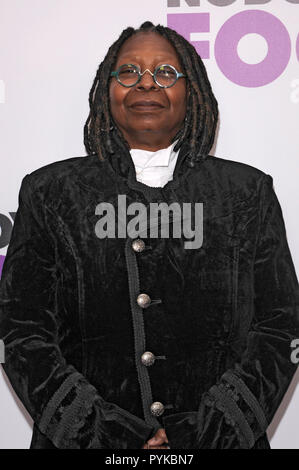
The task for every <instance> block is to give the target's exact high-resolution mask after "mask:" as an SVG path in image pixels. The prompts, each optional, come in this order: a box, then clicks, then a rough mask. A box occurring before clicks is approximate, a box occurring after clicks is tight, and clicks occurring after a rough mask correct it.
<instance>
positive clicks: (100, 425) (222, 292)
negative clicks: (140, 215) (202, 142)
mask: <svg viewBox="0 0 299 470" xmlns="http://www.w3.org/2000/svg"><path fill="white" fill-rule="evenodd" d="M186 155H187V150H186V147H185V148H184V147H183V148H181V149H180V153H179V157H178V160H177V164H176V167H175V172H174V178H173V180H172V181H170V182H169V183H167V184H166V186H165V187H164V188H151V187H149V186H147V185H145V184H143V183H140V182H138V181H136V176H135V170H134V164H133V161H132V159H131V157H130V154H129V153H128V154H127V155H113V156H112V157H111V160H110V161H105V162H101V161H100V160H99V159H98V157H97V156H96V155H92V156H89V157H75V158H69V159H66V160H63V161H58V162H54V163H52V164H49V165H46V166H44V167H42V168H39V169H37V170H35V171H33V172H32V173H30V174H28V175H26V176H25V177H24V178H23V180H22V185H21V188H20V192H19V207H18V211H17V213H16V217H15V223H14V227H13V231H12V235H11V240H10V244H9V247H8V251H7V256H6V259H5V263H4V266H3V273H2V278H1V284H0V337H1V338H2V339H3V341H4V343H5V352H6V359H5V364H3V367H4V370H5V372H6V374H7V376H8V378H9V380H10V382H11V384H12V386H13V388H14V390H15V392H16V393H17V395H18V397H19V398H20V400H21V401H22V403H23V404H24V406H25V407H26V409H27V410H28V412H29V413H30V415H31V416H32V418H33V420H34V430H33V436H32V442H31V448H32V449H38V448H43V449H45V448H50V449H55V448H58V449H89V448H90V449H95V448H105V449H139V448H141V447H142V446H143V444H144V443H145V442H146V440H147V439H148V438H150V437H151V436H152V435H153V434H154V432H155V431H156V430H157V429H158V428H159V427H164V428H165V430H166V435H167V436H168V439H169V445H170V448H172V449H178V448H181V449H202V448H211V449H258V448H260V449H262V448H266V449H267V448H268V449H269V448H270V446H269V442H268V440H267V436H266V429H267V427H268V426H269V424H270V422H271V420H272V418H273V416H274V414H275V412H276V410H277V408H278V406H279V404H280V402H281V400H282V398H283V396H284V394H285V392H286V390H287V389H288V386H289V384H290V382H291V379H292V377H293V375H294V373H295V371H296V365H295V364H293V363H292V361H291V352H292V349H291V341H292V339H294V338H298V337H299V287H298V280H297V278H296V274H295V269H294V265H293V262H292V258H291V254H290V251H289V247H288V243H287V237H286V232H285V225H284V220H283V215H282V211H281V207H280V204H279V202H278V199H277V196H276V194H275V191H274V189H273V179H272V177H271V176H270V175H268V174H266V173H264V172H263V171H261V170H259V169H257V168H254V167H252V166H250V165H247V164H244V163H239V162H235V161H232V160H227V159H222V158H218V157H213V156H208V157H206V158H205V159H204V161H202V162H201V163H197V164H196V166H195V167H194V168H189V167H188V166H187V162H186ZM118 195H125V196H126V201H127V205H129V204H131V203H132V202H142V203H143V204H145V205H146V206H147V207H149V203H150V202H162V201H164V202H166V203H168V204H170V203H172V202H178V203H180V204H181V203H183V202H192V203H194V202H201V203H203V243H202V245H201V247H200V248H197V249H186V248H185V247H184V242H185V241H186V239H184V235H183V236H182V237H181V238H174V237H170V238H165V237H164V238H163V237H158V238H151V237H150V236H146V235H144V236H139V237H137V238H138V239H141V240H143V241H144V242H145V249H144V250H142V251H135V250H134V249H133V247H132V241H133V240H132V238H131V237H130V236H126V237H125V238H105V239H100V238H99V237H98V236H97V235H96V232H95V226H96V223H97V221H98V220H99V216H98V215H97V214H96V206H97V205H98V204H99V203H100V202H103V201H104V202H108V203H111V204H112V205H113V206H114V207H115V208H117V201H118ZM130 217H132V216H130ZM130 217H129V216H128V220H129V219H130ZM143 234H144V232H143ZM140 293H146V294H147V295H149V296H150V299H151V303H150V304H149V306H147V308H143V307H141V306H140V305H139V304H138V303H137V300H136V299H137V296H138V295H139V294H140ZM145 351H150V352H152V353H153V354H154V356H155V362H154V363H153V364H152V365H150V366H148V365H145V364H144V363H143V362H142V361H141V356H142V354H143V353H144V352H145ZM153 402H160V403H161V404H162V405H163V407H162V413H161V414H160V415H159V414H157V413H156V414H153V412H152V408H151V405H152V403H153ZM160 406H161V405H160ZM160 411H161V408H160Z"/></svg>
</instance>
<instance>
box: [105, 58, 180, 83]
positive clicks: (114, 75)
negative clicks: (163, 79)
mask: <svg viewBox="0 0 299 470" xmlns="http://www.w3.org/2000/svg"><path fill="white" fill-rule="evenodd" d="M125 65H131V66H133V67H134V68H135V69H136V70H137V72H138V79H137V82H136V83H134V84H133V85H124V84H123V83H122V82H121V81H120V80H119V77H118V74H119V71H120V69H121V68H122V67H124V66H125ZM166 65H167V67H170V68H172V69H173V70H174V71H175V73H176V80H175V81H174V82H173V84H172V85H160V84H159V83H158V82H157V79H156V72H157V70H158V69H159V68H160V67H165V66H166ZM145 72H149V73H150V74H151V76H152V77H153V80H154V82H155V83H156V84H157V85H158V86H159V87H160V88H171V87H173V85H175V84H176V82H177V81H178V79H179V78H183V77H187V75H185V74H184V73H181V72H178V71H177V69H176V68H175V67H174V66H173V65H170V64H161V65H158V66H157V67H156V68H155V70H154V72H151V71H150V70H149V69H145V70H144V71H143V72H142V73H141V70H140V67H138V65H135V64H122V65H120V66H119V67H118V69H117V70H114V71H112V72H111V73H110V77H115V78H116V80H117V81H118V83H119V84H120V85H122V86H124V87H126V88H132V87H133V86H135V85H137V84H138V83H139V82H140V80H141V78H142V77H143V75H144V74H145Z"/></svg>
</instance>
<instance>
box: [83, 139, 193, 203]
mask: <svg viewBox="0 0 299 470" xmlns="http://www.w3.org/2000/svg"><path fill="white" fill-rule="evenodd" d="M188 154H189V145H188V143H184V144H182V146H181V147H180V149H179V153H178V158H177V161H176V166H175V169H174V172H173V179H172V180H171V181H168V182H167V183H166V185H165V186H164V187H163V188H161V187H152V186H148V185H146V184H144V183H142V182H140V181H137V179H136V172H135V165H134V161H133V159H132V156H131V154H130V152H129V151H127V152H124V153H114V154H112V155H110V156H109V158H107V159H106V160H104V161H101V160H100V159H99V158H98V156H97V154H96V153H94V154H92V155H89V156H87V157H85V158H86V163H85V164H84V166H83V171H80V172H78V175H77V176H78V179H77V182H78V184H79V186H81V187H84V189H86V190H89V191H92V192H94V191H95V192H96V193H97V194H99V193H103V192H104V191H105V193H107V183H105V181H104V180H105V179H106V180H107V177H108V178H110V180H111V183H110V184H109V185H108V186H109V188H108V192H109V191H110V192H111V193H119V194H121V193H126V192H128V190H130V189H134V190H136V191H139V192H141V193H143V195H144V196H145V197H146V199H147V200H148V201H154V200H161V199H162V200H163V199H164V198H165V197H166V198H167V200H168V201H169V202H170V201H171V200H173V201H175V200H176V196H175V193H174V192H173V189H175V188H177V187H178V186H179V185H180V184H181V182H182V180H183V179H185V178H186V177H187V175H188V174H189V173H190V172H192V171H193V168H190V167H189V166H188V161H187V158H186V157H187V156H188ZM115 186H117V187H115Z"/></svg>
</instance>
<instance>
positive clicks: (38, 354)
mask: <svg viewBox="0 0 299 470" xmlns="http://www.w3.org/2000/svg"><path fill="white" fill-rule="evenodd" d="M31 179H32V178H31V177H30V175H26V176H25V177H24V178H23V180H22V184H21V188H20V191H19V206H18V210H17V213H16V217H15V222H14V226H13V230H12V234H11V239H10V243H9V246H8V249H7V255H6V258H5V262H4V265H3V271H2V277H1V281H0V338H2V340H3V342H4V346H5V363H4V364H3V365H2V366H3V368H4V370H5V373H6V375H7V376H8V378H9V380H10V382H11V385H12V387H13V388H14V390H15V392H16V394H17V396H18V397H19V399H20V400H21V402H22V403H23V405H24V406H25V408H26V409H27V411H28V412H29V414H30V415H31V417H32V419H33V421H34V422H35V423H36V424H37V426H38V427H39V430H40V431H41V432H42V433H43V434H44V435H45V436H46V437H48V438H49V439H50V440H51V441H52V443H53V444H54V445H55V446H56V447H57V448H59V449H85V448H86V449H92V448H94V449H95V448H103V449H134V448H136V449H139V448H141V447H142V446H143V444H144V443H145V442H146V440H147V439H148V438H149V437H150V436H151V435H152V433H153V429H152V427H151V426H149V425H148V424H146V423H145V421H143V420H142V419H140V418H139V417H137V416H135V415H133V414H131V413H130V412H128V411H126V410H124V409H122V408H120V407H118V406H117V405H116V404H113V403H110V402H107V401H105V400H104V399H103V398H102V397H101V396H100V395H99V394H98V392H97V389H96V388H95V387H94V386H93V385H92V384H90V383H89V382H88V381H87V380H86V378H85V377H84V376H83V375H82V374H81V373H80V372H79V371H78V370H76V368H75V367H74V366H73V365H72V364H71V363H67V361H66V359H65V357H63V355H62V353H61V349H60V346H59V344H60V341H61V334H60V331H61V328H60V325H61V315H60V312H57V311H56V304H55V288H56V287H55V286H56V282H55V273H56V269H55V267H56V262H55V250H54V245H53V240H52V239H51V237H50V235H49V233H48V232H47V228H46V224H45V222H44V219H45V217H42V216H41V214H42V212H43V210H42V209H43V207H42V206H43V205H42V203H41V202H40V201H39V196H38V191H37V190H34V189H33V185H32V182H31Z"/></svg>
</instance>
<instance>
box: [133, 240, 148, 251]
mask: <svg viewBox="0 0 299 470" xmlns="http://www.w3.org/2000/svg"><path fill="white" fill-rule="evenodd" d="M132 248H133V250H134V251H137V252H138V253H140V252H141V251H143V250H144V248H145V243H144V241H143V240H140V238H137V240H134V241H133V243H132Z"/></svg>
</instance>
